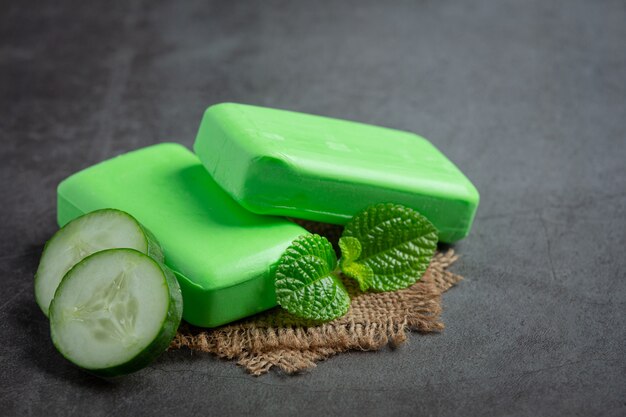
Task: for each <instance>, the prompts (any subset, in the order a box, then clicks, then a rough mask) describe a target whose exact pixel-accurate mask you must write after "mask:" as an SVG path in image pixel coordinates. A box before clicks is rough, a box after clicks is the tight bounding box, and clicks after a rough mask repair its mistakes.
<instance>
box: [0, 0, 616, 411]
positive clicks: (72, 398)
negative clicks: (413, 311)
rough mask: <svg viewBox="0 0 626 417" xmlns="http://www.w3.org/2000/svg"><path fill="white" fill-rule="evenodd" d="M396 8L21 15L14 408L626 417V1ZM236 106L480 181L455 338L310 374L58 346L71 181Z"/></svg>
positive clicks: (218, 5)
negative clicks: (59, 237)
mask: <svg viewBox="0 0 626 417" xmlns="http://www.w3.org/2000/svg"><path fill="white" fill-rule="evenodd" d="M386 3H389V4H391V2H382V1H373V2H367V3H366V2H363V1H358V2H357V1H355V2H330V1H328V2H308V3H304V2H302V3H301V5H302V6H303V5H305V4H307V5H309V6H308V7H299V6H296V3H295V2H287V1H284V2H275V1H263V2H249V3H246V4H244V3H243V2H242V3H236V4H235V3H234V2H211V1H195V2H185V4H186V7H184V8H183V7H181V6H176V5H174V2H171V3H169V4H168V3H166V2H165V1H156V2H147V1H146V2H144V3H139V2H133V3H130V2H118V3H117V5H113V4H110V2H102V3H101V4H95V3H93V2H84V1H74V2H66V1H62V2H41V4H37V3H36V2H30V1H29V2H25V1H3V2H1V3H0V141H1V142H0V158H1V159H0V173H1V187H2V188H1V192H2V204H1V208H0V210H1V213H2V218H3V222H2V224H1V225H0V231H1V233H0V235H1V236H2V238H1V240H0V278H1V279H2V286H1V287H0V288H1V290H0V294H1V295H2V300H0V335H1V336H2V343H3V347H2V349H0V414H2V415H47V416H55V415H80V416H96V415H117V416H121V415H124V416H125V415H128V416H131V415H132V416H141V415H153V414H154V412H156V411H158V412H161V413H171V415H205V414H218V413H219V414H222V415H229V414H239V413H249V414H259V415H286V414H291V413H294V412H296V411H297V412H298V414H299V415H323V414H325V413H332V414H341V415H375V414H391V415H400V414H403V415H417V414H420V415H482V416H489V415H550V416H556V415H564V416H571V415H610V416H619V415H625V414H626V354H625V346H626V323H625V316H626V280H625V278H626V277H625V267H626V261H625V260H624V249H625V247H626V238H625V236H626V221H625V219H626V43H625V42H626V41H625V40H626V24H625V22H626V4H625V3H624V2H623V1H620V0H617V1H583V0H564V1H561V2H552V1H545V0H536V1H526V2H513V1H500V0H494V1H477V2H465V1H428V0H424V1H415V2H410V3H409V2H406V3H405V2H393V5H394V6H393V7H392V6H385V5H384V4H386ZM470 3H472V4H471V5H470ZM220 101H240V102H245V103H251V104H259V105H268V106H275V107H281V108H288V109H293V110H299V111H305V112H312V113H318V114H324V115H329V116H334V117H341V118H348V119H355V120H359V121H363V122H370V123H375V124H381V125H386V126H391V127H395V128H400V129H405V130H410V131H414V132H417V133H419V134H422V135H424V136H425V137H427V138H429V139H430V140H431V141H432V142H434V143H435V144H436V145H437V146H438V147H439V148H440V149H441V150H443V151H444V153H446V154H447V155H448V156H449V157H450V158H451V159H452V160H453V161H455V162H456V163H457V164H458V165H459V166H460V167H461V169H462V170H464V171H465V172H466V173H467V175H468V176H469V177H470V178H471V179H472V180H473V181H474V183H475V184H476V186H477V187H478V189H479V190H480V192H481V196H482V201H481V206H480V208H479V212H478V216H477V219H476V223H475V227H474V230H473V232H472V234H471V235H470V236H469V237H468V238H467V239H466V240H465V241H463V242H462V243H460V244H458V245H457V246H456V249H457V251H458V252H459V253H460V254H461V255H462V259H461V261H459V263H458V264H457V266H456V267H455V271H456V272H458V273H460V274H462V275H464V276H465V277H466V280H465V281H464V282H463V283H462V284H461V285H460V286H459V287H458V288H456V289H453V290H452V291H450V292H449V293H448V294H447V295H446V296H445V299H444V307H445V312H444V320H445V322H446V324H447V328H446V330H445V331H444V332H443V333H441V334H438V335H434V336H420V335H413V336H412V337H411V338H410V342H409V343H408V344H407V345H405V346H402V347H400V348H399V349H396V350H386V351H383V352H380V353H352V354H346V355H341V356H338V357H335V358H333V359H331V360H329V361H327V362H325V363H322V364H320V366H318V368H317V369H315V370H313V371H312V372H310V373H306V374H303V375H299V376H295V377H292V376H286V375H282V374H278V373H272V374H270V375H267V376H264V377H260V378H254V377H250V376H248V375H246V374H245V373H244V372H243V371H242V369H240V368H238V367H237V366H235V365H234V364H233V363H229V362H225V361H221V360H218V359H215V358H213V357H210V356H206V355H191V354H190V353H189V352H187V351H178V352H170V353H167V354H165V355H163V356H162V357H161V359H160V360H159V361H158V362H157V363H155V364H154V365H152V366H150V367H149V368H147V369H146V370H144V371H141V372H139V373H137V374H134V375H132V376H129V377H127V378H124V379H121V380H118V381H115V382H104V381H101V380H98V379H96V378H94V377H91V376H89V375H87V374H85V373H83V372H81V371H79V370H77V369H75V368H74V367H72V366H70V365H69V364H68V363H67V362H66V361H64V360H63V359H62V358H61V357H60V356H59V355H58V354H57V353H56V351H55V350H54V348H53V346H52V344H51V342H50V338H49V330H48V326H47V322H46V320H45V318H44V317H43V315H42V314H41V313H40V311H39V310H38V308H37V306H36V304H35V302H34V299H33V291H32V275H33V272H34V271H35V269H36V265H37V261H38V257H39V254H40V252H41V248H42V245H43V243H44V241H45V240H46V239H47V238H49V237H50V236H51V235H52V233H53V232H54V231H55V230H56V225H55V186H56V184H57V183H58V182H59V181H60V180H61V179H62V178H64V177H66V176H67V175H69V174H71V173H73V172H75V171H76V170H78V169H80V168H83V167H86V166H88V165H90V164H93V163H95V162H98V161H101V160H103V159H106V158H109V157H111V156H113V155H116V154H119V153H122V152H125V151H128V150H131V149H135V148H138V147H141V146H145V145H149V144H152V143H156V142H161V141H179V142H182V143H184V144H186V145H188V146H189V145H191V143H192V141H193V139H194V135H195V131H196V129H197V125H198V122H199V120H200V116H201V114H202V111H203V109H204V108H205V107H206V106H208V105H210V104H213V103H217V102H220Z"/></svg>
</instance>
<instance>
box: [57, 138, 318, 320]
mask: <svg viewBox="0 0 626 417" xmlns="http://www.w3.org/2000/svg"><path fill="white" fill-rule="evenodd" d="M105 207H110V208H116V209H119V210H123V211H126V212H128V213H130V214H131V215H133V216H134V217H136V218H137V220H139V221H140V222H141V223H142V224H143V225H145V226H146V227H147V228H148V229H150V231H152V232H153V233H154V235H155V236H156V238H157V239H158V240H159V242H160V244H161V246H162V247H163V253H164V255H165V263H166V264H167V265H168V266H169V267H170V268H171V269H172V270H173V271H174V273H175V275H176V277H177V278H178V281H179V283H180V286H181V290H182V293H183V300H184V303H183V318H184V319H185V320H186V321H188V322H189V323H191V324H194V325H197V326H203V327H215V326H219V325H221V324H224V323H228V322H231V321H233V320H237V319H240V318H242V317H246V316H249V315H252V314H255V313H258V312H260V311H263V310H266V309H268V308H270V307H273V306H275V305H276V298H275V294H274V284H273V272H274V268H275V267H276V264H277V263H278V260H279V258H280V256H281V255H282V253H283V252H284V250H285V249H286V248H287V247H288V246H289V244H290V243H291V242H292V241H293V240H294V239H295V238H296V237H298V236H300V235H301V234H303V233H306V231H305V230H304V229H303V228H301V227H300V226H298V225H296V224H294V223H292V222H289V221H287V220H285V219H282V218H278V217H269V216H258V215H256V214H253V213H251V212H249V211H247V210H245V209H243V208H242V207H241V206H240V205H239V204H237V203H236V202H235V201H233V200H232V199H231V198H230V197H229V196H228V194H226V193H225V192H224V191H222V189H221V188H220V187H219V186H218V185H217V184H216V183H215V181H213V180H212V179H211V176H210V175H209V174H208V173H207V172H206V170H205V169H204V167H203V166H202V164H201V163H200V161H199V160H198V158H197V157H196V156H195V155H194V154H193V153H191V152H190V151H189V150H188V149H187V148H185V147H183V146H181V145H177V144H170V143H167V144H161V145H155V146H151V147H148V148H144V149H141V150H138V151H134V152H130V153H128V154H125V155H122V156H118V157H116V158H113V159H110V160H108V161H105V162H102V163H99V164H97V165H94V166H92V167H90V168H87V169H85V170H83V171H80V172H78V173H76V174H74V175H72V176H71V177H69V178H67V179H66V180H64V181H63V182H62V183H61V184H60V185H59V188H58V221H59V225H61V226H62V225H64V224H66V223H67V222H69V221H70V220H72V219H73V218H75V217H78V216H80V215H82V214H84V213H87V212H90V211H93V210H96V209H101V208H105Z"/></svg>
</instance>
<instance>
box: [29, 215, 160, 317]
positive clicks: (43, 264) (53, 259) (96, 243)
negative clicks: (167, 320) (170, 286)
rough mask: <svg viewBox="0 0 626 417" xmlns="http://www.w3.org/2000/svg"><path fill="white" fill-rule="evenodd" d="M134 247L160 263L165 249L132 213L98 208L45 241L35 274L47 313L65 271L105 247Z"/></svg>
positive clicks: (38, 297) (37, 295)
mask: <svg viewBox="0 0 626 417" xmlns="http://www.w3.org/2000/svg"><path fill="white" fill-rule="evenodd" d="M111 248H131V249H136V250H138V251H140V252H143V253H145V254H147V255H149V256H151V257H153V258H154V259H156V260H157V261H159V262H162V261H163V252H162V250H161V247H160V246H159V244H158V243H157V241H156V239H155V238H154V236H153V235H152V233H150V232H149V231H148V230H147V229H146V228H144V227H143V226H142V225H141V224H140V223H139V222H138V221H137V220H136V219H135V218H134V217H133V216H131V215H130V214H128V213H125V212H123V211H120V210H115V209H103V210H96V211H93V212H91V213H88V214H85V215H84V216H81V217H78V218H76V219H74V220H72V221H71V222H69V223H68V224H66V225H65V226H64V227H63V228H62V229H60V230H59V231H57V232H56V233H55V234H54V236H52V238H51V239H50V240H49V241H48V242H47V243H46V246H45V247H44V250H43V253H42V255H41V261H40V262H39V268H38V269H37V273H36V274H35V299H36V300H37V304H38V305H39V307H40V308H41V310H42V311H43V313H44V314H45V315H46V316H47V315H48V308H49V307H50V302H51V301H52V297H53V296H54V292H55V291H56V289H57V286H58V285H59V283H60V282H61V279H62V278H63V276H64V275H65V273H66V272H67V271H68V270H69V269H70V268H71V267H72V266H74V265H75V264H76V263H78V262H79V261H80V260H81V259H83V258H85V257H86V256H89V255H91V254H92V253H95V252H98V251H101V250H103V249H111Z"/></svg>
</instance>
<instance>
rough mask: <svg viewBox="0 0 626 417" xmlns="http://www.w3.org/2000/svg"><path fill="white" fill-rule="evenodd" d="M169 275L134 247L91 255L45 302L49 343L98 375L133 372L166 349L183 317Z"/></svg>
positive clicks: (174, 284) (170, 274) (75, 362)
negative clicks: (48, 319)
mask: <svg viewBox="0 0 626 417" xmlns="http://www.w3.org/2000/svg"><path fill="white" fill-rule="evenodd" d="M182 303H183V301H182V296H181V293H180V287H179V286H178V282H177V281H176V278H175V277H174V274H173V273H172V272H171V271H170V270H169V269H168V268H167V267H165V266H164V265H162V264H160V263H159V262H157V261H155V260H154V259H152V258H150V257H148V256H146V255H144V254H143V253H141V252H139V251H137V250H134V249H108V250H104V251H100V252H97V253H95V254H93V255H90V256H88V257H86V258H85V259H83V260H82V261H80V262H79V263H78V264H77V265H76V266H74V267H73V268H72V269H71V270H70V271H69V272H68V273H67V274H66V275H65V277H64V278H63V280H62V281H61V284H60V285H59V287H58V288H57V290H56V292H55V295H54V299H53V301H52V304H51V305H50V332H51V336H52V342H53V343H54V345H55V346H56V348H57V349H58V350H59V352H60V353H61V354H62V355H63V356H65V358H67V359H68V360H69V361H71V362H73V363H74V364H76V365H78V366H79V367H81V368H84V369H86V370H88V371H91V372H92V373H95V374H97V375H100V376H116V375H122V374H127V373H130V372H134V371H137V370H139V369H141V368H143V367H144V366H146V365H147V364H149V363H150V362H151V361H153V360H154V359H156V357H157V356H159V355H160V354H161V353H163V351H165V350H166V349H167V347H168V346H169V344H170V342H171V340H172V339H173V338H174V336H175V334H176V330H177V329H178V325H179V324H180V320H181V316H182Z"/></svg>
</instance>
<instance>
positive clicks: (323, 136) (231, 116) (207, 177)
mask: <svg viewBox="0 0 626 417" xmlns="http://www.w3.org/2000/svg"><path fill="white" fill-rule="evenodd" d="M194 149H195V151H196V153H197V155H198V157H199V158H200V159H198V157H196V156H195V155H194V154H192V153H191V152H190V151H189V150H187V149H186V148H184V147H182V146H180V145H176V144H161V145H156V146H151V147H148V148H145V149H141V150H138V151H134V152H130V153H128V154H125V155H122V156H119V157H116V158H113V159H111V160H108V161H105V162H102V163H100V164H97V165H95V166H93V167H91V168H87V169H85V170H83V171H80V172H78V173H76V174H74V175H72V176H71V177H69V178H68V179H66V180H65V181H63V182H62V183H61V184H60V185H59V188H58V221H59V224H60V225H61V226H62V225H64V224H66V223H67V222H69V221H70V220H72V219H74V218H76V217H78V216H80V215H82V214H85V213H88V212H91V211H93V210H97V209H101V208H115V209H119V210H123V211H126V212H128V213H130V214H131V215H133V216H134V217H136V218H137V219H138V220H139V221H140V222H141V223H142V224H144V225H145V226H146V227H147V228H148V229H150V230H151V231H152V232H153V233H154V234H155V236H156V237H157V239H158V241H159V242H160V243H161V245H162V247H163V250H164V255H165V263H166V264H167V265H168V266H169V267H170V268H171V269H172V270H173V271H174V272H175V274H176V277H177V278H178V281H179V283H180V286H181V289H182V294H183V304H184V308H183V318H184V319H185V320H186V321H188V322H189V323H191V324H194V325H198V326H203V327H215V326H219V325H222V324H225V323H228V322H231V321H234V320H237V319H240V318H243V317H246V316H249V315H252V314H255V313H257V312H260V311H263V310H266V309H268V308H270V307H273V306H275V305H276V299H275V294H274V283H273V275H274V270H275V268H276V265H277V263H278V261H279V259H280V256H281V255H282V253H283V252H284V250H285V249H286V248H287V247H288V246H289V245H290V244H291V242H292V241H293V240H294V239H296V238H297V237H298V236H300V235H302V234H304V233H307V232H306V231H305V230H304V229H303V228H301V227H300V226H298V225H296V224H295V223H292V222H289V221H287V220H285V219H283V218H279V217H272V216H264V215H267V214H270V215H287V216H292V217H297V218H303V219H310V220H315V221H321V222H329V223H345V222H347V221H348V220H349V219H350V217H351V216H353V215H354V214H356V213H357V212H359V211H361V210H362V209H364V208H366V207H367V206H369V205H371V204H375V203H386V202H390V203H398V204H403V205H406V206H408V207H411V208H413V209H416V210H417V211H419V212H420V213H422V214H423V215H425V216H426V217H427V218H428V219H429V220H430V221H431V222H432V223H433V224H434V225H435V226H436V227H437V228H438V229H439V232H440V235H439V237H440V240H442V241H444V242H452V241H455V240H458V239H460V238H462V237H464V236H465V235H467V233H468V232H469V230H470V227H471V224H472V220H473V217H474V213H475V211H476V207H477V205H478V193H477V191H476V189H475V188H474V186H473V185H472V184H471V183H470V182H469V180H468V179H467V178H465V176H464V175H463V174H462V173H461V171H459V170H458V168H456V167H455V166H454V165H453V164H452V162H450V161H449V160H448V159H447V158H446V157H445V156H444V155H443V154H441V153H440V152H439V151H438V150H437V149H436V148H435V147H434V146H432V145H431V144H430V143H429V142H428V141H426V140H425V139H423V138H421V137H419V136H416V135H414V134H411V133H406V132H400V131H395V130H391V129H385V128H381V127H375V126H367V125H363V124H359V123H354V122H348V121H341V120H334V119H328V118H324V117H319V116H311V115H305V114H298V113H293V112H287V111H282V110H273V109H264V108H260V107H253V106H246V105H239V104H231V103H227V104H220V105H216V106H213V107H210V108H209V109H208V110H207V111H206V113H205V116H204V119H203V121H202V124H201V127H200V130H199V132H198V136H197V138H196V143H195V146H194ZM203 165H204V166H203ZM261 214H263V215H261Z"/></svg>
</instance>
